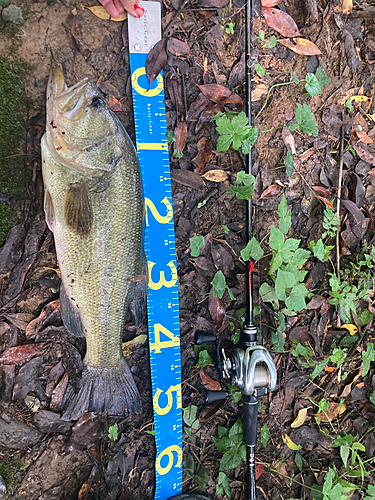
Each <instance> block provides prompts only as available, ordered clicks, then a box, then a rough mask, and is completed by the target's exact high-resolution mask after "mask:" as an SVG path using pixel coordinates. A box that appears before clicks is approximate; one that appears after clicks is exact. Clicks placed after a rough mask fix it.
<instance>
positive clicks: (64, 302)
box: [60, 286, 86, 337]
mask: <svg viewBox="0 0 375 500" xmlns="http://www.w3.org/2000/svg"><path fill="white" fill-rule="evenodd" d="M60 311H61V318H62V320H63V323H64V325H65V328H66V329H67V330H68V331H69V333H71V334H72V335H74V336H75V337H85V336H86V335H85V330H84V327H83V324H82V321H81V316H80V314H79V311H78V309H77V308H76V307H75V305H74V304H73V303H72V301H71V300H70V299H69V297H68V295H67V293H66V291H65V288H64V287H63V286H62V287H61V288H60Z"/></svg>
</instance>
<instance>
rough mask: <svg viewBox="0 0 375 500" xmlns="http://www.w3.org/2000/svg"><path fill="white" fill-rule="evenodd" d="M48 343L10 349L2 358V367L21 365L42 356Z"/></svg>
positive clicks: (0, 360) (0, 358) (0, 361)
mask: <svg viewBox="0 0 375 500" xmlns="http://www.w3.org/2000/svg"><path fill="white" fill-rule="evenodd" d="M45 345H46V342H41V343H39V344H26V345H19V346H17V347H10V348H9V349H7V350H6V351H4V352H3V353H2V355H1V356H0V365H19V364H20V363H26V361H29V360H30V359H31V358H33V357H34V356H36V355H37V354H40V353H41V351H42V350H43V348H44V346H45Z"/></svg>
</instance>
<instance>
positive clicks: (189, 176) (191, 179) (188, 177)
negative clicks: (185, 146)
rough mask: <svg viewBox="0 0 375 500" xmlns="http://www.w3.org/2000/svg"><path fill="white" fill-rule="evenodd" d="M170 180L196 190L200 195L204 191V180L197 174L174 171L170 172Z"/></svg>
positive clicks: (186, 171)
mask: <svg viewBox="0 0 375 500" xmlns="http://www.w3.org/2000/svg"><path fill="white" fill-rule="evenodd" d="M171 179H172V181H175V182H178V183H179V184H183V185H184V186H188V187H191V188H193V189H197V190H198V191H200V192H202V193H204V192H205V191H206V184H205V183H204V180H203V179H202V178H201V177H200V176H199V175H198V174H195V173H194V172H191V171H190V170H178V169H174V170H172V172H171Z"/></svg>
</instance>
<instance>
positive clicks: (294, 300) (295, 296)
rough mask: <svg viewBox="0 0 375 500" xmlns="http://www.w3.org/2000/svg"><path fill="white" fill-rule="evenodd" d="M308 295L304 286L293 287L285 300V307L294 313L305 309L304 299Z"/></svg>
mask: <svg viewBox="0 0 375 500" xmlns="http://www.w3.org/2000/svg"><path fill="white" fill-rule="evenodd" d="M308 293H309V292H308V290H307V288H306V287H305V286H304V285H295V286H294V287H293V288H292V291H291V292H290V295H289V297H288V298H287V299H286V300H285V305H286V307H287V308H288V309H290V310H292V311H296V312H298V311H302V310H303V309H306V302H305V297H306V295H307V294H308Z"/></svg>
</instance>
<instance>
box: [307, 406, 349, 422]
mask: <svg viewBox="0 0 375 500" xmlns="http://www.w3.org/2000/svg"><path fill="white" fill-rule="evenodd" d="M345 410H346V406H345V404H342V405H341V406H340V403H330V404H329V408H328V410H327V411H326V412H323V411H320V412H319V413H315V414H314V416H315V417H319V418H320V420H321V421H322V422H324V423H327V422H332V420H334V419H335V418H337V417H338V416H339V415H342V414H343V413H344V411H345Z"/></svg>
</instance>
